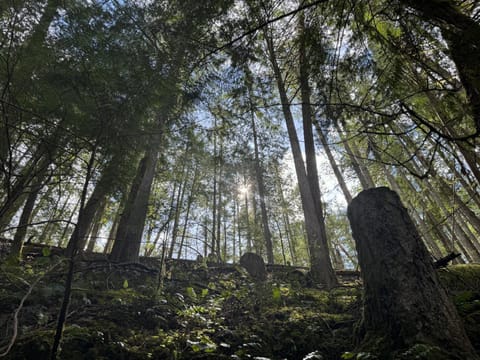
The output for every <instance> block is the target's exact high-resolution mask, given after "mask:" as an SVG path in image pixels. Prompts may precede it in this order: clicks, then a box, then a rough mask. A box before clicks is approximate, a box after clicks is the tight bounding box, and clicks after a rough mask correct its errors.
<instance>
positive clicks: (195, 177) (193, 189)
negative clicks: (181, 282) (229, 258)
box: [177, 166, 199, 258]
mask: <svg viewBox="0 0 480 360" xmlns="http://www.w3.org/2000/svg"><path fill="white" fill-rule="evenodd" d="M198 174H199V171H198V167H197V166H195V171H194V174H193V180H192V185H191V186H190V194H189V195H188V199H187V210H186V214H185V220H184V223H183V230H182V237H181V239H180V246H179V249H178V255H177V258H180V255H181V254H182V247H183V243H184V242H185V237H186V234H187V226H188V221H189V217H190V210H191V208H192V204H193V200H194V199H195V192H196V191H197V181H198Z"/></svg>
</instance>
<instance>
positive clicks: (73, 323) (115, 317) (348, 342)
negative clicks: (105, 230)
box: [0, 252, 480, 360]
mask: <svg viewBox="0 0 480 360" xmlns="http://www.w3.org/2000/svg"><path fill="white" fill-rule="evenodd" d="M44 255H45V256H40V257H39V258H37V259H35V260H31V261H27V262H25V263H23V264H22V265H21V266H20V267H19V266H13V267H12V266H6V265H3V266H2V267H1V273H0V309H1V310H0V331H1V333H0V339H2V340H0V341H1V342H0V347H1V348H2V349H1V351H0V352H3V351H4V350H5V348H4V346H5V345H7V343H8V341H9V340H10V338H11V337H12V329H13V326H14V319H13V314H14V312H15V310H16V309H17V308H18V305H19V303H20V302H21V300H22V298H23V297H24V296H25V294H26V293H27V292H28V289H29V288H30V286H31V284H32V283H34V282H35V281H37V280H38V284H37V285H36V286H35V287H34V288H33V290H32V293H31V294H30V296H29V297H28V298H27V299H26V300H25V303H24V306H23V308H22V310H21V311H20V312H19V314H18V331H19V333H18V336H17V339H16V342H15V345H14V346H13V348H12V349H11V351H10V352H9V354H8V355H7V356H6V357H5V358H6V359H47V358H48V353H49V349H50V346H51V342H52V340H53V333H54V328H55V322H56V316H57V313H58V309H59V307H60V302H61V299H62V295H63V290H64V288H63V282H64V276H63V273H64V269H65V267H66V264H65V263H61V264H60V265H58V266H57V267H56V268H55V269H54V270H52V271H50V272H48V270H47V269H48V268H50V267H51V266H52V265H53V264H56V263H57V262H58V261H60V258H59V257H57V256H52V255H51V254H49V253H48V252H46V253H44ZM150 269H152V264H148V267H147V266H138V265H124V266H115V265H113V264H109V263H107V262H105V261H101V260H99V259H96V260H95V261H88V262H81V263H80V264H79V266H78V267H77V272H76V280H75V283H74V292H73V298H72V302H71V306H70V309H69V315H68V319H67V326H66V328H65V333H64V340H63V343H62V353H61V358H62V359H255V358H256V359H259V360H261V359H265V358H268V359H341V358H342V356H343V358H345V359H348V358H374V357H368V355H367V354H364V355H362V356H367V357H358V354H353V353H348V352H349V351H353V349H354V347H355V344H354V333H355V326H356V324H357V322H358V320H359V318H360V315H361V306H360V301H361V300H360V298H361V295H360V294H361V288H360V284H359V283H358V281H350V282H347V283H345V284H344V286H341V287H339V288H337V289H334V290H333V291H331V292H326V291H323V290H321V289H318V288H315V287H306V286H305V285H306V280H305V278H303V277H302V275H301V273H299V272H298V271H286V270H285V269H284V271H279V270H278V269H276V271H275V272H274V273H270V275H269V278H268V280H267V281H266V282H262V283H255V282H253V281H252V280H251V279H250V278H249V277H248V275H247V274H246V273H245V271H244V270H243V269H241V268H238V267H227V268H223V267H213V268H211V267H210V268H209V267H207V266H206V265H205V264H201V263H197V264H195V263H177V264H176V265H174V267H173V268H172V269H171V272H170V273H169V274H168V278H167V279H166V280H165V281H164V284H163V288H162V290H161V291H157V290H156V289H157V286H158V280H159V279H158V275H157V272H156V271H152V270H150ZM479 274H480V266H469V267H465V266H463V267H462V266H456V267H450V268H449V269H448V270H443V271H442V278H443V279H444V281H445V283H446V284H447V285H448V287H449V288H450V289H451V295H452V297H453V299H454V301H455V303H456V305H457V307H458V309H459V312H460V313H461V315H462V316H463V318H464V320H465V324H466V327H467V331H468V333H469V336H470V338H471V339H472V341H473V343H474V346H475V347H476V349H477V350H478V349H480V343H479V339H480V336H479V335H480V334H479V331H478V328H479V325H477V324H479V323H480V275H479ZM39 279H40V280H39ZM415 356H417V355H415ZM411 358H420V359H421V358H428V357H411Z"/></svg>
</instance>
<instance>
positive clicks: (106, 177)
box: [65, 156, 122, 256]
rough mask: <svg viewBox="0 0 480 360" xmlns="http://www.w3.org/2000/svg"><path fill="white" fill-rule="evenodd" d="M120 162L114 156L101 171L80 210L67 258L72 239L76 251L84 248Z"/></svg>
mask: <svg viewBox="0 0 480 360" xmlns="http://www.w3.org/2000/svg"><path fill="white" fill-rule="evenodd" d="M120 161H122V160H121V157H116V156H114V157H113V158H112V159H111V160H110V161H109V163H108V164H107V165H106V167H105V168H104V169H103V171H102V174H101V176H100V179H99V180H98V182H97V184H96V185H95V188H94V190H93V192H92V194H91V195H90V197H89V198H88V201H87V203H86V204H85V207H84V208H83V209H82V211H83V214H82V216H81V219H82V222H81V223H80V222H79V223H78V224H77V226H76V227H75V230H74V232H73V234H72V235H71V236H70V240H69V242H68V245H67V249H66V250H65V253H66V255H67V256H70V255H71V253H72V251H73V241H74V239H77V241H78V244H77V246H78V249H83V248H84V247H85V245H86V243H87V235H88V230H89V229H90V228H91V225H92V221H93V219H94V217H95V214H96V213H97V212H98V210H99V208H100V206H101V204H103V203H105V199H106V197H107V195H108V194H109V193H110V192H111V191H112V190H114V189H112V179H113V178H115V176H116V175H117V174H116V172H117V169H118V163H119V162H120ZM77 233H78V234H77Z"/></svg>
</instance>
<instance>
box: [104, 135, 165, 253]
mask: <svg viewBox="0 0 480 360" xmlns="http://www.w3.org/2000/svg"><path fill="white" fill-rule="evenodd" d="M159 140H160V139H157V141H154V143H153V144H152V145H151V149H150V150H149V151H147V153H146V154H145V156H144V158H143V159H142V160H141V162H140V165H139V167H138V170H137V175H136V177H135V180H134V182H133V185H132V188H131V190H130V194H129V198H128V200H127V203H126V206H125V209H124V211H123V214H122V217H121V218H120V223H119V224H118V229H117V235H116V238H115V243H114V244H113V248H112V253H111V255H110V258H111V260H112V261H118V262H138V259H139V251H140V245H141V242H142V234H143V228H144V225H145V219H146V216H147V208H148V198H149V196H150V189H151V186H152V182H153V177H154V175H155V168H156V165H157V161H158V148H159V146H160V145H159V143H160V141H159Z"/></svg>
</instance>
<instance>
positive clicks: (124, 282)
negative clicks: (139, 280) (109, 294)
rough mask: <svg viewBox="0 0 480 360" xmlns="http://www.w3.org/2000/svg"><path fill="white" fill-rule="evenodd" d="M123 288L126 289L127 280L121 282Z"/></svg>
mask: <svg viewBox="0 0 480 360" xmlns="http://www.w3.org/2000/svg"><path fill="white" fill-rule="evenodd" d="M123 288H124V289H128V280H127V279H125V280H123Z"/></svg>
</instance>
